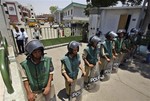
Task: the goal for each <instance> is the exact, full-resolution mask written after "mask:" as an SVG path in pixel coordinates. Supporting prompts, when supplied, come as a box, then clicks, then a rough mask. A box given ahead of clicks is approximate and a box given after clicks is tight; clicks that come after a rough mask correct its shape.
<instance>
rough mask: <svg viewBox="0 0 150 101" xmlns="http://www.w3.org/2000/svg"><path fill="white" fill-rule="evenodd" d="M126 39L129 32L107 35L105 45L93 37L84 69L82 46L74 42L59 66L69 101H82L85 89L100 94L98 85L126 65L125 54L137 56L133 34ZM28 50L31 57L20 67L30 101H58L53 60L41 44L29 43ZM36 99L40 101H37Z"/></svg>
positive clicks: (33, 41) (84, 57)
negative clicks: (45, 52) (124, 62)
mask: <svg viewBox="0 0 150 101" xmlns="http://www.w3.org/2000/svg"><path fill="white" fill-rule="evenodd" d="M125 35H126V31H125V30H122V29H121V30H118V32H117V33H115V32H113V31H109V32H108V33H106V35H105V37H106V40H105V41H104V42H101V39H100V38H99V37H97V36H96V35H92V36H90V37H89V40H88V45H87V47H86V48H85V49H84V50H83V54H82V59H83V61H84V65H85V66H84V68H83V66H82V65H81V58H80V55H79V54H78V52H79V46H80V43H78V42H76V41H71V42H70V43H69V44H68V46H67V49H68V51H67V53H66V54H65V55H64V57H63V58H62V59H61V60H60V62H61V73H62V75H63V77H64V79H65V86H66V94H67V95H68V97H69V100H74V99H75V100H76V101H81V100H82V88H83V87H84V88H85V89H86V90H87V91H89V92H92V91H96V90H99V88H100V82H99V81H106V80H109V79H110V76H111V73H112V71H115V72H117V69H118V66H119V65H120V64H121V63H123V60H124V56H126V55H124V54H130V53H134V52H133V51H134V46H135V45H134V44H133V43H134V42H132V41H133V40H131V39H132V38H133V36H134V34H133V35H132V34H130V35H129V38H127V37H124V36H125ZM132 46H133V47H132ZM25 50H26V51H27V52H28V53H29V54H28V56H27V59H26V60H25V61H23V62H22V63H21V66H22V71H21V72H22V73H21V74H22V78H23V81H24V86H25V89H26V92H27V97H28V100H29V101H51V100H50V99H53V100H52V101H55V100H56V98H55V91H54V85H53V84H52V81H53V71H54V66H53V64H52V60H51V57H45V56H44V46H43V44H42V43H41V42H40V41H39V40H32V41H30V42H28V43H27V44H26V47H25ZM79 69H80V70H81V71H82V74H83V75H82V77H81V78H78V73H79ZM82 82H83V83H82ZM82 85H84V86H82ZM50 92H51V93H50ZM41 96H42V97H41ZM37 98H40V100H36V99H37ZM42 99H44V100H42ZM54 99H55V100H54Z"/></svg>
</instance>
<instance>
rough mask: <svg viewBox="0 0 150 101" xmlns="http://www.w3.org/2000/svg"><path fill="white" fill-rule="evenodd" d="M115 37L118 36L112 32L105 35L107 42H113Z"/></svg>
mask: <svg viewBox="0 0 150 101" xmlns="http://www.w3.org/2000/svg"><path fill="white" fill-rule="evenodd" d="M117 36H118V35H117V34H116V33H115V32H113V31H109V32H107V33H106V35H105V37H106V39H107V40H109V41H111V40H113V39H114V38H115V37H117Z"/></svg>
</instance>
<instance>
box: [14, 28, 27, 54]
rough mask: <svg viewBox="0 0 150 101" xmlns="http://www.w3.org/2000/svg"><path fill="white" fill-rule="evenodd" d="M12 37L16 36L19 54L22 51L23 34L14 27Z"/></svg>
mask: <svg viewBox="0 0 150 101" xmlns="http://www.w3.org/2000/svg"><path fill="white" fill-rule="evenodd" d="M14 37H15V38H16V42H17V46H18V50H19V54H21V53H24V39H25V37H24V34H23V33H22V32H20V31H19V29H18V27H15V32H14Z"/></svg>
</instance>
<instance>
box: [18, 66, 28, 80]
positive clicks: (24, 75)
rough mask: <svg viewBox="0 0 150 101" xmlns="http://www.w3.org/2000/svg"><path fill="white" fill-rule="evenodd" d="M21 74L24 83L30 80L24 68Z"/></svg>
mask: <svg viewBox="0 0 150 101" xmlns="http://www.w3.org/2000/svg"><path fill="white" fill-rule="evenodd" d="M20 73H21V77H22V81H26V80H28V77H27V75H26V72H25V70H24V69H23V68H21V69H20Z"/></svg>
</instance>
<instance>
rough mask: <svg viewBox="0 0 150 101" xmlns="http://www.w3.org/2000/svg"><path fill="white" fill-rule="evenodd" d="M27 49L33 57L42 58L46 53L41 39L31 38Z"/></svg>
mask: <svg viewBox="0 0 150 101" xmlns="http://www.w3.org/2000/svg"><path fill="white" fill-rule="evenodd" d="M25 50H26V51H27V53H28V55H29V56H30V57H31V58H36V59H40V58H41V57H42V56H43V55H44V46H43V44H42V43H41V42H40V41H39V40H35V39H34V40H31V41H29V42H28V43H27V44H26V46H25Z"/></svg>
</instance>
